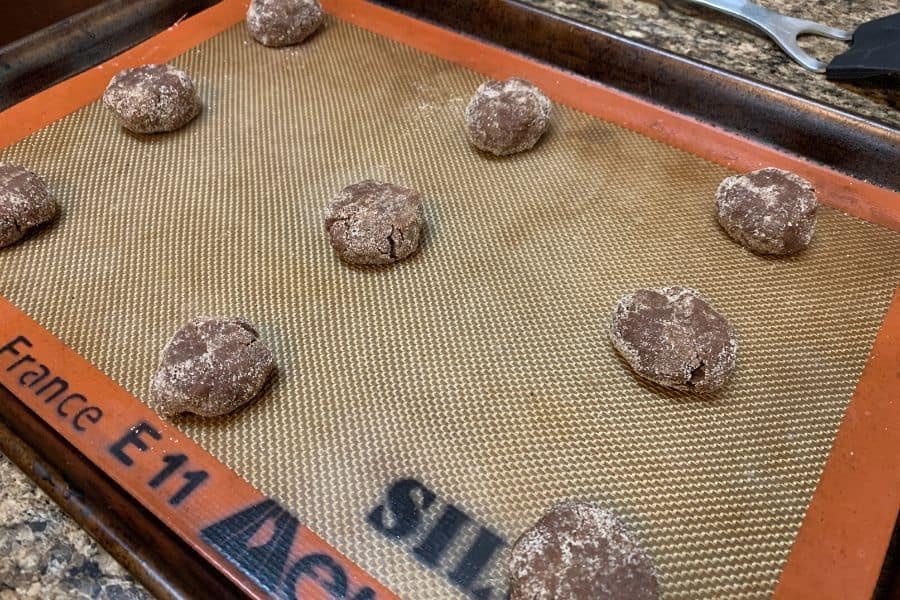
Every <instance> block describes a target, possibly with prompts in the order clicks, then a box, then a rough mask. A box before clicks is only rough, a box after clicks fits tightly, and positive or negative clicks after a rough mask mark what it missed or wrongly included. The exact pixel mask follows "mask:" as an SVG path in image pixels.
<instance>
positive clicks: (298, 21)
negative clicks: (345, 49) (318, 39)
mask: <svg viewBox="0 0 900 600" xmlns="http://www.w3.org/2000/svg"><path fill="white" fill-rule="evenodd" d="M324 18H325V13H324V12H323V11H322V5H320V4H319V2H318V0H253V1H252V2H250V8H249V9H248V10H247V18H246V23H247V29H248V30H249V31H250V35H251V36H252V37H253V39H255V40H256V41H257V42H259V43H260V44H262V45H264V46H273V47H279V46H292V45H294V44H299V43H300V42H302V41H303V40H305V39H306V38H308V37H309V36H311V35H312V34H313V32H314V31H315V30H316V29H318V28H319V26H320V25H321V24H322V21H323V20H324Z"/></svg>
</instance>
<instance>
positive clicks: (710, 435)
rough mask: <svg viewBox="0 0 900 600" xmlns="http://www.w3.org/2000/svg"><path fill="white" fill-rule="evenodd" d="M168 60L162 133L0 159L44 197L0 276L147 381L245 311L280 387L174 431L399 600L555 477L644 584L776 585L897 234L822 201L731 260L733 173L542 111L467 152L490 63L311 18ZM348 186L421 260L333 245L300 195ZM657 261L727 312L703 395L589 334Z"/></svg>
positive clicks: (59, 137)
mask: <svg viewBox="0 0 900 600" xmlns="http://www.w3.org/2000/svg"><path fill="white" fill-rule="evenodd" d="M172 62H173V63H174V64H175V65H177V66H179V67H181V68H183V69H185V70H186V71H187V72H188V73H190V74H191V75H192V77H193V78H194V79H195V81H196V83H197V86H198V88H199V90H200V93H201V96H202V97H203V102H204V106H205V109H204V112H203V113H202V115H201V116H200V117H199V118H198V119H197V120H195V121H194V122H193V123H192V124H190V125H189V126H188V127H187V128H185V129H184V130H182V131H179V132H177V133H173V134H169V135H164V136H153V137H144V136H134V135H130V134H128V133H126V132H124V131H122V130H121V129H119V128H118V127H117V126H115V124H114V122H113V120H112V119H111V117H110V115H108V114H106V113H105V112H104V109H103V108H102V106H100V104H99V103H97V102H95V103H93V104H91V105H89V106H87V107H85V108H84V109H82V110H79V111H77V112H75V113H73V114H72V115H70V116H68V117H66V118H64V119H62V120H60V121H58V122H56V123H55V124H53V125H51V126H49V127H47V128H45V129H43V130H41V131H39V132H37V133H35V134H33V135H32V136H30V137H28V138H27V139H25V140H24V141H22V142H20V143H18V144H16V145H14V146H12V147H10V148H7V149H5V150H3V151H0V159H3V160H10V161H13V162H17V163H20V164H23V165H27V166H28V167H29V168H31V169H33V170H35V171H37V172H40V173H42V174H43V175H45V176H46V177H47V179H48V181H49V183H50V185H51V188H52V189H53V191H54V192H55V194H56V195H57V197H58V199H59V201H60V203H61V206H62V211H63V213H62V218H61V219H60V220H59V221H58V222H57V223H56V224H55V225H54V226H52V227H51V228H50V229H49V230H47V231H44V232H42V233H41V234H40V235H38V236H36V237H34V238H33V239H31V240H28V241H27V242H26V243H23V244H20V245H18V246H16V247H14V248H11V249H8V250H4V251H3V253H2V257H0V260H2V265H3V266H2V270H0V277H2V279H0V285H2V289H0V292H2V294H3V295H4V296H5V297H7V298H8V299H10V300H11V301H12V302H13V303H15V304H16V305H17V306H19V307H21V308H22V309H24V310H25V311H26V312H28V313H29V314H30V315H31V316H32V317H34V318H36V319H37V320H38V321H39V322H40V323H41V324H43V325H44V326H45V327H46V328H47V329H49V330H50V331H52V332H53V333H55V334H56V335H57V336H59V337H60V338H61V339H62V340H63V341H64V342H66V343H67V344H68V345H69V346H70V347H72V348H73V349H75V350H76V351H78V352H79V353H81V354H82V355H84V356H85V357H87V358H88V359H89V360H90V361H91V362H93V363H94V364H96V365H97V366H98V367H100V368H101V370H103V371H104V372H106V373H107V374H109V375H110V376H111V377H112V378H113V379H115V380H117V381H118V382H120V383H121V384H122V385H124V386H125V387H126V388H127V389H128V390H130V391H131V392H132V393H134V394H136V395H137V396H138V397H140V398H144V399H146V398H147V396H148V394H147V388H148V382H149V379H150V376H151V374H152V372H153V369H154V367H155V365H156V360H157V355H158V353H159V350H160V349H161V348H162V346H163V344H164V343H165V341H166V340H167V339H168V337H169V336H170V335H171V334H172V333H173V332H174V331H175V329H176V328H177V327H178V326H179V325H180V324H181V323H182V322H184V321H185V320H187V319H189V318H191V317H193V316H195V315H197V314H224V315H232V314H238V315H242V316H244V317H246V318H248V319H249V320H250V321H251V322H253V323H254V324H255V325H256V326H257V327H258V328H259V330H260V332H261V334H262V337H263V339H264V340H265V341H266V342H267V343H268V344H269V345H270V347H271V348H272V349H273V351H274V353H275V355H276V357H277V361H278V365H279V373H278V376H277V378H276V380H275V381H274V384H273V385H272V386H271V388H270V389H269V390H268V391H267V393H266V394H265V396H264V397H263V398H262V399H261V400H260V401H259V402H256V403H254V404H253V405H252V406H250V407H248V408H246V409H245V410H242V411H240V412H238V413H237V414H234V415H232V416H230V417H228V418H222V419H216V420H201V419H194V418H184V417H182V418H178V419H176V420H175V423H176V424H177V425H178V426H179V427H180V428H182V429H183V430H185V431H186V432H187V433H188V434H189V435H190V436H191V437H192V438H194V439H195V440H196V441H198V442H199V443H200V444H201V445H202V446H204V447H205V448H206V449H208V450H209V451H210V452H212V453H213V454H214V455H215V456H217V457H218V458H220V459H221V460H223V461H224V462H225V463H226V464H228V465H229V466H231V467H232V468H233V469H235V471H236V472H237V473H239V474H240V475H242V476H244V477H245V478H247V479H248V480H249V481H250V482H251V483H253V484H254V485H256V486H257V487H259V488H260V489H261V490H263V491H264V492H266V493H267V494H269V495H271V496H273V497H275V498H278V499H279V500H280V501H281V502H282V503H283V504H284V505H286V506H287V507H289V508H291V509H293V510H294V511H296V512H297V513H298V514H299V515H300V517H301V518H302V519H303V520H304V521H305V522H306V523H307V524H309V525H310V526H311V527H312V529H313V530H315V531H316V532H318V533H319V534H320V535H322V536H323V537H324V538H325V539H327V540H328V541H329V542H330V543H331V544H333V545H334V546H335V547H336V548H338V549H339V550H341V551H343V552H344V553H346V554H347V555H348V556H349V557H350V558H352V559H353V560H354V561H355V562H357V563H358V564H359V565H360V566H361V567H362V568H363V569H365V570H367V571H368V572H369V573H371V574H372V575H374V576H375V577H377V578H378V579H380V580H381V581H383V582H384V583H385V584H386V585H387V586H388V587H390V588H391V589H392V590H394V591H395V592H397V593H398V594H399V595H400V596H402V597H405V598H417V599H427V598H434V599H437V598H448V597H456V596H462V595H463V593H462V592H461V591H460V590H461V589H464V588H465V589H467V590H468V593H469V595H471V596H473V597H482V598H498V597H501V596H502V591H503V589H504V584H503V569H502V563H503V560H504V558H505V555H506V550H507V548H508V545H509V544H511V543H512V542H513V541H514V539H515V538H516V537H517V536H518V534H519V533H521V531H522V530H523V529H524V528H526V527H527V526H529V525H530V524H531V523H532V522H533V521H534V520H535V519H536V518H537V517H538V516H539V515H540V514H541V513H542V512H543V511H544V510H545V509H546V508H547V507H548V506H550V505H552V504H553V503H555V502H557V501H559V500H561V499H564V498H573V497H577V498H586V499H590V500H593V501H596V502H598V503H600V504H602V505H604V506H607V507H609V508H612V509H614V510H615V511H616V512H618V513H619V514H620V515H622V516H623V517H624V518H625V519H626V520H627V522H628V523H629V524H630V525H631V527H632V528H633V530H634V531H635V532H636V534H637V535H638V537H640V539H641V540H643V542H644V544H645V545H646V546H647V548H648V549H649V550H650V552H651V553H652V555H653V557H654V560H655V562H656V564H657V566H658V569H659V572H660V576H661V581H662V585H663V589H664V592H665V595H666V597H669V598H689V597H691V598H693V597H746V598H756V597H765V596H767V595H768V594H769V593H771V591H772V589H773V587H774V585H775V583H776V581H777V579H778V575H779V572H780V569H781V566H782V564H783V562H784V559H785V557H786V555H787V553H788V550H789V549H790V547H791V543H792V542H793V540H794V538H795V535H796V532H797V530H798V528H799V525H800V522H801V520H802V518H803V515H804V512H805V509H806V507H807V505H808V503H809V500H810V498H811V496H812V492H813V490H814V488H815V486H816V482H817V480H818V478H819V475H820V472H821V470H822V467H823V465H824V463H825V459H826V457H827V455H828V450H829V448H830V446H831V443H832V441H833V440H834V436H835V433H836V431H837V428H838V425H839V424H840V420H841V416H842V415H843V412H844V410H845V409H846V407H847V404H848V402H849V400H850V397H851V394H852V392H853V389H854V387H855V385H856V382H857V380H858V378H859V375H860V372H861V370H862V367H863V364H864V362H865V359H866V355H867V352H868V349H869V348H870V347H871V344H872V342H873V340H874V337H875V333H876V331H877V330H878V326H879V324H880V322H881V319H882V317H883V315H884V312H885V310H886V308H887V306H888V303H889V301H890V298H891V294H892V292H893V290H894V286H895V285H896V284H897V281H898V275H900V235H898V234H897V233H895V232H891V231H889V230H887V229H882V228H879V227H877V226H875V225H872V224H869V223H867V222H864V221H860V220H857V219H854V218H852V217H848V216H845V215H842V214H840V213H838V212H837V211H834V210H832V209H829V208H822V209H821V211H820V214H819V225H818V229H817V233H816V237H815V239H814V242H813V244H812V246H811V248H810V249H809V250H808V251H806V252H804V253H802V254H801V255H799V256H797V257H795V258H790V259H780V260H774V259H768V258H762V257H758V256H754V255H752V254H750V253H748V252H746V251H745V250H743V249H742V248H741V247H739V246H737V245H736V244H734V243H733V242H731V241H730V240H729V239H728V238H727V236H726V235H725V234H724V233H723V232H722V231H721V230H720V229H719V228H718V227H717V225H716V223H715V219H714V216H713V204H712V203H713V201H712V197H713V193H714V191H715V189H716V187H717V185H718V183H719V182H720V181H721V179H722V178H724V177H725V176H727V175H729V174H730V172H729V171H728V170H726V169H724V168H722V167H720V166H717V165H714V164H712V163H709V162H706V161H704V160H702V159H700V158H697V157H696V156H693V155H691V154H687V153H685V152H682V151H680V150H676V149H673V148H671V147H669V146H666V145H664V144H662V143H660V142H657V141H653V140H651V139H649V138H646V137H643V136H641V135H639V134H637V133H634V132H631V131H628V130H626V129H623V128H621V127H619V126H616V125H613V124H610V123H607V122H603V121H600V120H598V119H595V118H593V117H591V116H588V115H586V114H584V113H580V112H578V111H576V110H573V109H569V108H566V107H564V106H561V105H558V104H557V105H556V106H555V112H554V116H553V123H552V128H551V130H550V132H549V134H548V135H547V136H546V137H545V139H544V140H543V141H542V142H541V143H540V144H539V145H538V146H537V147H536V148H535V149H534V150H533V151H531V152H528V153H524V154H521V155H518V156H514V157H509V158H505V159H494V158H490V157H487V156H485V155H483V154H480V153H478V152H477V151H475V150H474V149H472V148H471V147H470V146H469V145H468V144H467V142H466V140H465V134H464V128H463V110H464V108H465V104H466V102H467V100H468V97H469V96H470V94H471V93H472V92H473V91H474V89H475V88H476V87H477V85H478V84H479V83H480V82H481V81H482V80H483V77H482V76H480V75H478V74H476V73H474V72H471V71H468V70H466V69H464V68H462V67H460V66H457V65H455V64H452V63H450V62H446V61H443V60H440V59H437V58H434V57H432V56H429V55H425V54H423V53H420V52H418V51H415V50H413V49H410V48H408V47H406V46H403V45H401V44H398V43H396V42H393V41H389V40H387V39H385V38H382V37H379V36H377V35H375V34H372V33H369V32H366V31H364V30H362V29H359V28H357V27H354V26H352V25H349V24H347V23H344V22H341V21H337V20H334V19H329V20H328V21H327V23H326V26H325V27H324V29H323V30H322V31H321V32H320V33H318V34H317V35H316V36H315V37H313V38H312V39H311V40H310V41H309V42H308V43H306V44H304V45H302V46H298V47H293V48H289V49H283V50H273V49H268V48H264V47H262V46H259V45H257V44H256V43H254V42H253V41H251V40H250V38H249V37H248V36H247V34H246V32H245V30H244V28H243V26H240V25H238V26H235V27H233V28H231V29H229V30H228V31H226V32H224V33H222V34H220V35H218V36H216V37H214V38H212V39H210V40H208V41H206V42H204V43H202V44H200V45H199V46H197V47H196V48H194V49H192V50H190V51H188V52H187V53H185V54H184V55H183V56H181V57H179V58H177V59H175V60H173V61H172ZM110 75H112V73H110ZM364 178H375V179H381V180H390V181H393V182H396V183H399V184H402V185H407V186H410V187H414V188H416V189H419V190H420V191H421V192H422V193H423V196H424V198H425V200H426V213H427V216H428V221H429V229H428V233H427V239H426V243H425V245H424V247H423V249H422V250H421V252H420V253H419V254H418V255H416V256H415V257H414V258H412V259H410V260H407V261H405V262H402V263H400V264H397V265H395V266H393V267H391V268H387V269H359V268H351V267H348V266H347V265H345V264H342V263H341V262H340V261H339V260H337V259H336V257H335V256H334V255H333V254H332V251H331V249H330V247H329V246H328V244H327V241H326V239H325V236H324V233H323V231H322V210H323V207H324V206H325V204H326V203H327V202H328V200H329V199H330V197H331V196H332V195H333V194H334V193H335V192H337V191H338V190H339V189H340V188H341V187H343V186H344V185H347V184H348V183H351V182H354V181H357V180H360V179H364ZM673 283H678V284H683V285H687V286H690V287H694V288H696V289H698V290H700V291H701V292H702V293H703V294H704V295H705V296H706V297H707V298H708V299H709V300H710V301H711V303H712V304H713V306H715V307H716V308H717V309H719V310H720V311H721V312H723V313H724V314H725V315H727V316H728V317H729V318H730V319H731V320H732V322H733V323H734V325H735V327H736V329H737V331H738V334H739V339H740V349H739V358H738V365H739V366H738V369H737V371H736V373H735V375H734V377H733V379H732V381H731V382H730V384H729V385H728V386H727V387H726V388H725V389H724V390H723V391H722V392H720V393H719V394H716V395H713V396H709V397H697V396H691V395H687V394H678V393H672V392H667V391H664V390H662V389H660V388H658V387H655V386H652V385H647V384H645V383H643V382H641V381H638V380H636V379H635V378H634V377H633V375H632V374H631V372H630V371H629V370H628V368H627V366H626V365H625V364H624V363H623V362H622V361H621V360H620V359H619V358H618V357H617V355H616V353H615V351H614V350H613V349H612V347H611V345H610V343H609V342H608V339H607V337H606V319H607V316H608V314H609V312H610V311H611V309H612V306H613V304H614V303H615V301H616V299H617V298H618V297H619V296H621V295H622V294H624V293H627V292H629V291H631V290H633V289H635V288H638V287H655V286H660V285H665V284H673ZM398 533H402V534H403V535H398ZM392 534H393V535H392ZM473 548H476V549H480V551H481V555H480V556H481V558H479V556H476V555H477V554H478V553H477V552H476V553H475V554H473V553H472V552H471V550H472V549H473ZM464 555H465V556H464ZM481 559H484V560H486V564H485V566H484V568H483V570H482V571H481V572H473V570H472V569H468V570H466V569H458V568H455V567H457V566H458V563H459V562H460V561H464V562H465V561H468V563H467V564H469V565H473V564H479V561H480V560H481ZM479 590H482V591H481V592H479ZM485 590H486V591H485ZM479 594H480V595H479Z"/></svg>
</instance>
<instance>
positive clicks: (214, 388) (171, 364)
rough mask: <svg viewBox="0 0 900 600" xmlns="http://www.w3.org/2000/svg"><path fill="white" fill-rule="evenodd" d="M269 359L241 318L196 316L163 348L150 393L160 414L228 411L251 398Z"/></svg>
mask: <svg viewBox="0 0 900 600" xmlns="http://www.w3.org/2000/svg"><path fill="white" fill-rule="evenodd" d="M274 371H275V360H274V358H273V357H272V353H271V352H270V351H269V349H268V348H267V347H266V346H265V345H264V344H263V343H262V342H261V341H260V340H259V334H258V333H257V332H256V330H255V329H254V328H253V326H252V325H250V324H249V323H247V322H246V321H244V320H242V319H235V318H217V317H204V316H200V317H196V318H194V319H192V320H191V321H189V322H188V323H186V324H185V325H184V326H183V327H182V328H181V329H179V330H178V331H177V332H176V333H175V335H174V336H173V337H172V339H171V340H170V341H169V343H168V344H166V346H165V348H163V351H162V354H161V356H160V365H159V369H158V371H157V372H156V374H155V375H154V377H153V380H152V381H151V383H150V396H151V398H152V400H153V402H154V403H155V405H156V408H157V410H159V411H160V412H161V413H162V414H178V413H185V412H188V413H194V414H198V415H201V416H204V417H214V416H218V415H223V414H226V413H230V412H232V411H233V410H235V409H237V408H239V407H241V406H243V405H244V404H246V403H247V402H249V401H250V400H252V399H253V398H255V397H256V395H257V394H259V392H260V391H261V390H262V388H263V386H264V385H265V383H266V381H267V380H268V379H269V377H270V376H271V375H272V373H273V372H274Z"/></svg>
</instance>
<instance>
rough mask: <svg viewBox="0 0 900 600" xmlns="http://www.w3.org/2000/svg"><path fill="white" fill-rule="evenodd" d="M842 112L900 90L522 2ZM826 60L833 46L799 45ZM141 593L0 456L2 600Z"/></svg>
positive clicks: (677, 4)
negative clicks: (837, 80) (834, 79)
mask: <svg viewBox="0 0 900 600" xmlns="http://www.w3.org/2000/svg"><path fill="white" fill-rule="evenodd" d="M524 1H525V2H527V3H529V4H532V5H534V6H538V7H540V8H545V9H548V10H552V11H554V12H557V13H559V14H562V15H564V16H567V17H569V18H572V19H575V20H579V21H584V22H586V23H590V24H592V25H595V26H598V27H600V28H603V29H606V30H609V31H613V32H616V33H619V34H622V35H625V36H627V37H630V38H633V39H636V40H640V41H642V42H644V43H646V44H649V45H652V46H656V47H659V48H663V49H665V50H669V51H671V52H675V53H677V54H682V55H686V56H689V57H691V58H695V59H698V60H701V61H704V62H707V63H711V64H713V65H716V66H719V67H722V68H725V69H728V70H730V71H734V72H736V73H739V74H742V75H745V76H748V77H752V78H755V79H759V80H761V81H764V82H766V83H769V84H774V85H776V86H780V87H782V88H786V89H788V90H791V91H794V92H797V93H799V94H802V95H804V96H807V97H810V98H813V99H815V100H818V101H820V102H824V103H826V104H831V105H834V106H837V107H839V108H841V109H843V110H846V111H849V112H852V113H856V114H859V115H864V116H867V117H873V118H876V119H879V120H881V121H883V122H885V123H888V124H890V125H892V126H895V127H900V91H897V90H893V91H888V92H884V91H878V90H871V89H864V88H858V87H853V86H848V85H837V84H833V83H831V82H829V81H827V80H825V78H824V76H821V75H816V74H812V73H808V72H806V71H804V70H802V69H801V68H800V67H798V66H797V65H795V64H794V63H793V62H791V61H790V60H789V59H788V58H787V57H786V56H785V55H784V54H783V53H782V52H781V51H780V50H779V49H778V48H777V46H775V44H774V43H772V42H770V41H769V40H768V39H766V38H764V37H762V36H761V35H759V34H757V33H756V32H755V31H754V30H753V29H752V28H750V27H749V26H745V25H743V24H741V23H739V22H737V21H734V20H732V19H729V18H727V17H724V16H719V15H717V14H716V13H713V12H711V11H708V10H705V9H698V8H693V7H690V6H688V5H687V4H686V3H685V2H684V1H683V0H666V1H663V0H524ZM764 3H765V4H766V6H768V7H769V8H772V9H775V10H778V11H780V12H784V13H786V14H790V15H792V16H796V17H803V18H808V19H813V20H818V21H821V22H824V23H827V24H829V25H833V26H837V27H842V28H852V27H854V26H855V25H857V24H859V23H862V22H865V21H868V20H871V19H874V18H877V17H880V16H884V15H888V14H891V13H894V12H900V0H768V1H766V2H764ZM805 46H806V48H807V49H808V50H810V51H811V52H812V53H813V54H814V55H817V56H819V57H820V58H822V59H824V60H829V59H830V58H831V57H832V56H834V55H836V54H837V53H839V52H841V51H843V49H844V48H845V47H846V46H845V45H844V44H842V43H840V42H833V41H830V40H816V41H810V42H808V43H806V44H805ZM148 597H149V594H148V593H147V592H146V591H144V590H143V588H141V587H140V586H139V585H138V584H136V583H134V581H133V580H132V579H131V577H130V576H129V575H128V574H127V573H126V572H124V571H123V569H122V568H121V567H120V566H119V565H118V564H117V563H116V562H115V561H114V560H113V559H112V558H110V556H109V555H108V554H106V553H105V552H104V551H103V550H102V549H100V548H99V547H98V546H97V544H96V543H95V542H94V541H93V540H92V539H91V538H89V537H88V535H87V534H86V533H84V532H83V531H82V530H81V529H79V527H78V526H77V525H76V524H75V522H74V521H72V520H71V519H70V518H69V517H68V516H66V515H65V514H64V513H63V512H62V511H61V510H60V509H59V508H58V507H57V506H56V505H55V504H53V503H52V501H50V499H49V498H48V497H47V496H46V495H45V494H44V493H43V492H41V491H40V490H39V489H37V488H36V487H35V486H34V485H33V484H32V483H31V482H30V481H29V480H28V479H27V478H26V477H25V476H24V475H22V474H21V473H20V472H19V471H18V470H17V469H16V467H15V466H13V465H12V463H10V462H9V460H7V459H6V458H5V457H3V456H2V455H0V600H12V599H14V598H15V599H18V598H42V599H47V600H55V599H57V598H60V599H62V598H101V599H109V600H116V599H137V598H148Z"/></svg>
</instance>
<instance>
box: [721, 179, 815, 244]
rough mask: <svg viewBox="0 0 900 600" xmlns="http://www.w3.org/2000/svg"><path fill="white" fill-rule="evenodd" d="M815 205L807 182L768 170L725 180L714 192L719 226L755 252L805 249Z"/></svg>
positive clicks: (813, 227) (813, 219)
mask: <svg viewBox="0 0 900 600" xmlns="http://www.w3.org/2000/svg"><path fill="white" fill-rule="evenodd" d="M818 204H819V203H818V202H817V200H816V192H815V190H814V189H813V187H812V185H810V184H809V182H808V181H806V180H804V179H802V178H800V177H798V176H797V175H794V174H793V173H790V172H788V171H782V170H781V169H775V168H771V167H770V168H768V169H760V170H759V171H753V172H752V173H748V174H746V175H735V176H734V177H729V178H727V179H725V180H724V181H723V182H722V183H721V184H720V185H719V189H718V190H717V191H716V216H717V217H718V219H719V224H720V225H722V228H723V229H724V230H725V231H726V232H727V233H728V235H730V236H731V237H732V238H733V239H734V240H736V241H738V242H740V243H741V244H743V245H744V246H746V247H747V248H749V249H750V250H752V251H753V252H757V253H759V254H780V255H787V254H794V253H796V252H799V251H801V250H803V249H804V248H806V247H807V246H809V242H810V240H811V239H812V236H813V233H814V232H815V229H816V208H817V207H818Z"/></svg>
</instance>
